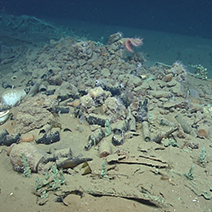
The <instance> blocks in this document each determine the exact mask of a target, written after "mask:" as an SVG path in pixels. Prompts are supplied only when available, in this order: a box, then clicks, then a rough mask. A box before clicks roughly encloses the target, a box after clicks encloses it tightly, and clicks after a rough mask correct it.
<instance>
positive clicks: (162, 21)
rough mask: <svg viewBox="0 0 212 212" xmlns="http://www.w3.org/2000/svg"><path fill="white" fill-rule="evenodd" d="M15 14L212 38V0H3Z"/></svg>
mask: <svg viewBox="0 0 212 212" xmlns="http://www.w3.org/2000/svg"><path fill="white" fill-rule="evenodd" d="M3 8H4V10H5V11H6V12H7V13H9V14H13V15H23V14H24V15H32V16H36V17H38V18H56V19H61V18H68V19H70V21H71V19H75V20H83V21H89V22H95V23H100V24H101V23H103V24H108V25H120V26H131V27H136V28H140V29H149V30H159V31H165V32H172V33H178V34H184V35H190V36H198V37H205V38H211V39H212V0H36V1H35V0H21V1H20V0H5V1H3V0H0V9H3Z"/></svg>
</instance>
